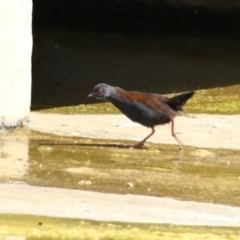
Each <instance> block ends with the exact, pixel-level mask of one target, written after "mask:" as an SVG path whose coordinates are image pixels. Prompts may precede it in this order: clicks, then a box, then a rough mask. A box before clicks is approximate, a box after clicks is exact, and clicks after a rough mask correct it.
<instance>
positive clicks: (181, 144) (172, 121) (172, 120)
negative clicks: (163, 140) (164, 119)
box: [169, 117, 183, 150]
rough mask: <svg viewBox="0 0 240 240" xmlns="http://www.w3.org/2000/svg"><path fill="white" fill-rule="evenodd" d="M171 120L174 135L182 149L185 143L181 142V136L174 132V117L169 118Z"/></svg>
mask: <svg viewBox="0 0 240 240" xmlns="http://www.w3.org/2000/svg"><path fill="white" fill-rule="evenodd" d="M169 119H170V121H171V125H172V136H173V137H174V138H175V139H176V141H177V142H178V144H179V146H180V149H181V150H182V149H183V143H182V142H181V140H179V138H178V137H177V135H176V133H175V132H174V118H173V117H170V118H169Z"/></svg>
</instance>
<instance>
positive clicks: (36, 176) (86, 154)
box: [22, 132, 240, 206]
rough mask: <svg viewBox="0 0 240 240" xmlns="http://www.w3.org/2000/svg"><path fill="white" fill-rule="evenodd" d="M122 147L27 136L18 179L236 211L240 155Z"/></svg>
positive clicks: (173, 147) (165, 147)
mask: <svg viewBox="0 0 240 240" xmlns="http://www.w3.org/2000/svg"><path fill="white" fill-rule="evenodd" d="M124 144H126V141H124ZM124 144H123V143H122V142H121V141H119V140H118V141H114V140H94V139H85V138H76V137H60V136H54V135H49V134H39V133H36V132H35V133H33V132H32V134H31V136H30V142H29V170H28V172H27V173H26V174H25V177H24V179H22V180H24V181H26V182H27V183H29V184H33V185H38V186H54V187H62V188H72V189H83V190H93V191H99V192H110V193H121V194H126V193H131V194H144V195H153V196H171V197H176V198H180V199H184V200H194V201H202V202H214V203H222V204H229V205H236V206H240V194H239V189H240V174H239V173H240V161H239V155H240V151H238V150H228V149H204V148H201V149H200V148H195V147H185V148H184V150H183V151H179V149H178V147H177V146H176V145H164V144H153V143H150V145H149V147H148V148H147V149H129V148H125V146H126V145H124ZM127 144H130V142H127Z"/></svg>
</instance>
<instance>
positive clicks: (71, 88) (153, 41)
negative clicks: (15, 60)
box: [32, 0, 240, 109]
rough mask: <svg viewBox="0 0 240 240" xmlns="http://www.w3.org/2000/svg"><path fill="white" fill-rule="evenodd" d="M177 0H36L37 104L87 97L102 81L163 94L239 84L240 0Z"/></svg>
mask: <svg viewBox="0 0 240 240" xmlns="http://www.w3.org/2000/svg"><path fill="white" fill-rule="evenodd" d="M173 2H174V1H158V0H155V1H143V0H142V1H140V0H134V1H125V0H122V1H116V0H104V1H97V0H92V1H84V0H71V1H65V0H62V1H61V0H58V1H57V0H52V1H48V0H34V1H33V6H34V8H33V9H34V10H33V38H34V48H33V57H32V62H33V69H32V73H33V88H32V109H42V108H48V107H58V106H67V105H77V104H82V103H87V102H86V96H87V94H88V93H89V92H90V91H91V90H92V88H93V87H94V85H96V84H97V83H100V82H106V83H108V84H111V85H115V86H116V85H117V86H121V87H123V88H126V89H129V90H141V91H150V92H158V93H163V94H165V93H171V92H178V91H188V90H193V89H200V88H213V87H217V86H228V85H234V84H239V73H240V66H239V60H240V54H239V53H240V42H239V41H240V29H239V27H238V26H239V24H240V8H239V6H238V5H237V4H235V5H233V4H230V3H229V4H228V5H224V4H223V1H219V3H217V4H215V5H213V4H208V3H205V4H203V3H202V4H201V5H200V3H199V4H198V3H197V2H196V1H195V2H196V3H195V4H194V3H192V4H191V3H190V4H185V2H184V1H180V3H178V4H176V3H175V4H174V3H173ZM181 2H182V4H181ZM88 103H89V101H88Z"/></svg>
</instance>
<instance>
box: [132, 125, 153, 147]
mask: <svg viewBox="0 0 240 240" xmlns="http://www.w3.org/2000/svg"><path fill="white" fill-rule="evenodd" d="M151 129H152V132H151V133H150V134H149V135H147V137H145V138H144V139H143V140H142V141H140V142H139V143H137V144H135V145H133V146H131V148H140V147H141V146H143V145H144V143H145V142H146V140H147V139H148V138H150V137H151V136H152V135H153V134H154V133H155V129H154V127H151Z"/></svg>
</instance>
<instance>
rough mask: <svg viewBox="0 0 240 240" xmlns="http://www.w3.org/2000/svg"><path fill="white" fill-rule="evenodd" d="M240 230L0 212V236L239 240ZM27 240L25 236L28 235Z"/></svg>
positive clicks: (91, 239)
mask: <svg viewBox="0 0 240 240" xmlns="http://www.w3.org/2000/svg"><path fill="white" fill-rule="evenodd" d="M239 235H240V229H239V228H233V227H190V226H175V225H158V224H134V223H118V222H98V221H89V220H79V219H64V218H49V217H41V216H28V215H4V214H0V239H1V240H3V239H6V238H5V237H7V236H23V237H26V238H27V239H28V240H34V239H44V240H46V239H69V240H74V239H78V240H83V239H84V240H85V239H88V240H95V239H106V240H115V239H116V240H117V239H118V240H119V239H121V240H128V239H138V240H155V239H158V240H161V239H164V240H167V239H171V240H174V239H194V240H200V239H201V240H202V239H209V240H237V239H239ZM24 239H25V238H24Z"/></svg>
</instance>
